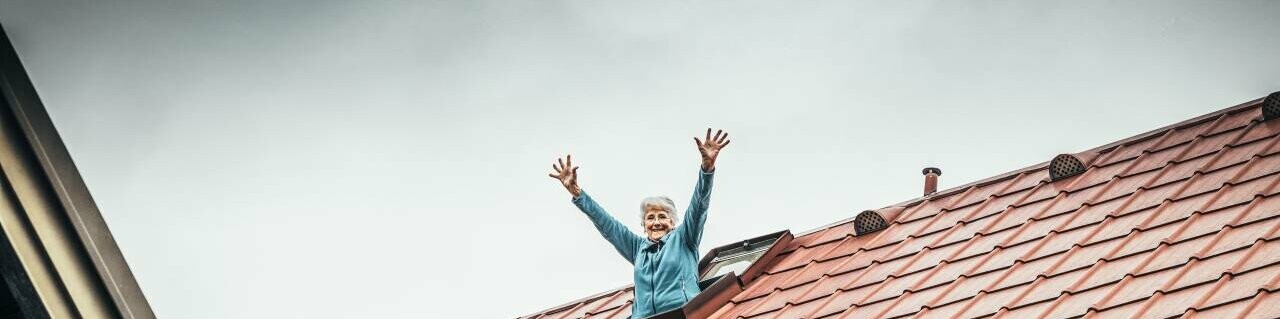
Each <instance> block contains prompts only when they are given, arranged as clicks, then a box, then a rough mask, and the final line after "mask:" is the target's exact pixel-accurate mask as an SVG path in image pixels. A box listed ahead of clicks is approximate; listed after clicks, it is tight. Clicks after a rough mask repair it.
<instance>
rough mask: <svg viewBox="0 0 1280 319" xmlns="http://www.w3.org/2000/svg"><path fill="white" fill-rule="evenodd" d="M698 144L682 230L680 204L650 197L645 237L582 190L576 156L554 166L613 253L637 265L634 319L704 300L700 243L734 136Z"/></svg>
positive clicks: (644, 207)
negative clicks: (698, 160)
mask: <svg viewBox="0 0 1280 319" xmlns="http://www.w3.org/2000/svg"><path fill="white" fill-rule="evenodd" d="M693 141H694V142H695V143H697V145H698V152H700V153H702V171H701V172H700V173H699V174H698V185H697V186H696V187H695V188H694V190H693V199H691V200H689V208H687V209H685V215H686V218H685V220H684V222H683V223H680V226H676V224H677V223H679V220H680V217H679V214H678V213H677V212H676V207H675V203H674V202H672V201H671V199H670V198H667V197H666V196H657V197H649V198H645V199H644V200H642V201H640V220H641V221H642V222H641V224H642V225H643V226H644V228H643V229H644V232H645V237H640V236H638V235H636V234H635V233H632V232H631V231H629V230H627V227H626V226H623V225H622V223H619V222H618V220H617V219H614V218H613V216H610V215H609V213H607V212H605V211H604V209H603V208H600V205H598V204H596V202H595V201H594V200H591V196H589V195H587V193H586V192H584V191H583V190H582V188H580V187H578V167H576V166H573V161H572V158H571V156H565V158H564V159H557V160H556V161H557V164H552V165H551V167H552V168H553V169H555V173H553V174H550V175H551V177H552V178H555V179H558V180H560V183H561V184H563V185H564V188H565V189H566V190H568V191H569V194H572V195H573V204H574V205H577V206H578V209H580V210H582V212H583V213H585V214H586V215H587V217H588V218H590V219H591V222H592V223H593V224H595V226H596V229H597V230H599V231H600V235H603V236H604V239H605V240H608V241H609V243H610V244H613V248H614V249H617V250H618V253H619V254H622V258H626V259H627V262H630V263H631V264H632V265H633V266H635V271H634V276H635V291H634V293H635V299H634V300H635V303H634V304H632V307H631V317H632V318H636V319H639V318H645V317H648V316H651V315H654V314H658V313H662V312H665V311H667V310H671V309H675V308H679V307H681V306H683V305H684V304H685V303H686V302H688V301H689V299H693V297H694V296H696V295H698V292H699V291H700V289H699V288H698V243H699V242H701V241H702V226H703V224H705V223H706V221H707V204H708V201H709V200H710V198H711V179H712V177H713V175H712V174H713V173H714V172H715V169H716V156H718V155H719V154H720V150H721V149H724V147H725V146H727V145H729V134H728V133H724V132H722V131H719V130H717V131H716V134H715V136H712V135H711V129H709V128H708V129H707V135H706V137H705V138H704V139H703V140H700V139H698V138H697V137H694V138H693Z"/></svg>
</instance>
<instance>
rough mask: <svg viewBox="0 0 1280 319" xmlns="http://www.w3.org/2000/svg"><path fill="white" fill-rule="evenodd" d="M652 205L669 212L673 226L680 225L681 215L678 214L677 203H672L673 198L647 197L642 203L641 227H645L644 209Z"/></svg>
mask: <svg viewBox="0 0 1280 319" xmlns="http://www.w3.org/2000/svg"><path fill="white" fill-rule="evenodd" d="M650 205H653V206H658V207H662V210H665V211H667V215H669V216H671V222H672V223H673V224H678V223H680V215H679V213H676V202H673V201H671V198H669V197H666V196H653V197H646V198H645V199H644V200H641V201H640V226H641V227H643V226H644V208H645V207H648V206H650Z"/></svg>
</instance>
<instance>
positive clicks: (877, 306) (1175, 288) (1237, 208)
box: [527, 101, 1280, 318]
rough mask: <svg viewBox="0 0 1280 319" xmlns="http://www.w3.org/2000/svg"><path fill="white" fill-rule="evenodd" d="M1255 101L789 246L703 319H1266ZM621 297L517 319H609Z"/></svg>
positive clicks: (1271, 160) (1276, 271) (1275, 189)
mask: <svg viewBox="0 0 1280 319" xmlns="http://www.w3.org/2000/svg"><path fill="white" fill-rule="evenodd" d="M1259 102H1260V101H1253V102H1249V103H1246V104H1242V105H1239V106H1236V107H1232V108H1228V109H1225V110H1221V111H1218V112H1214V113H1211V114H1208V115H1205V116H1201V117H1197V118H1195V119H1191V120H1188V121H1185V122H1182V123H1178V124H1174V125H1171V126H1169V127H1166V128H1162V129H1158V130H1155V131H1151V132H1148V133H1144V134H1142V135H1139V136H1135V137H1133V138H1129V139H1126V140H1123V141H1120V142H1116V143H1112V144H1109V145H1105V146H1102V147H1099V148H1096V149H1093V150H1089V151H1085V152H1082V153H1079V154H1076V155H1077V156H1079V157H1080V158H1082V159H1085V162H1086V163H1088V164H1089V169H1088V170H1087V171H1085V172H1084V173H1083V174H1081V175H1078V176H1075V177H1070V178H1066V179H1062V180H1058V181H1053V182H1050V181H1049V179H1048V173H1047V170H1046V166H1047V163H1042V164H1039V165H1035V166H1031V167H1028V168H1024V169H1021V170H1018V171H1014V172H1010V173H1007V174H1003V175H1000V176H996V177H993V178H990V179H987V180H983V181H980V182H976V183H973V184H969V185H965V186H960V187H957V188H953V189H951V190H947V191H943V192H939V193H937V194H935V195H933V196H928V197H925V198H921V199H916V200H913V201H908V202H905V203H902V204H899V205H893V206H890V207H887V208H885V209H881V211H882V212H886V213H885V215H886V218H888V219H890V220H892V222H891V223H890V225H889V227H888V228H886V229H885V230H882V231H879V232H875V233H871V234H866V235H863V236H854V232H853V225H852V223H851V222H850V220H846V221H844V222H840V223H836V224H833V225H830V226H827V227H823V228H820V229H818V230H815V231H812V232H809V233H807V234H802V235H797V236H796V238H795V240H793V241H792V242H791V243H790V244H789V246H788V247H787V249H786V251H784V252H783V253H782V254H781V255H779V256H778V257H776V258H774V259H772V260H771V261H769V262H770V264H769V265H766V269H767V270H766V271H765V273H764V274H763V275H761V276H760V277H759V278H758V279H755V280H753V281H752V282H750V283H747V286H746V287H745V290H744V291H743V292H742V293H740V294H738V295H737V296H734V297H733V298H732V299H731V300H730V302H729V303H727V304H725V305H723V306H722V307H721V308H720V309H719V310H718V311H717V312H716V313H715V314H714V315H713V316H712V317H713V318H905V317H914V318H953V317H965V318H969V317H1004V318H1068V317H1081V316H1083V317H1092V318H1165V317H1177V316H1187V317H1217V318H1236V317H1242V318H1246V317H1247V318H1254V317H1256V318H1277V317H1280V240H1277V238H1278V237H1280V195H1278V193H1280V186H1278V185H1280V137H1278V134H1280V121H1261V119H1260V114H1261V112H1260V111H1259V107H1258V104H1259ZM630 298H631V290H630V289H629V287H627V288H622V289H619V290H614V291H610V292H607V293H604V294H601V295H597V296H593V297H590V298H586V299H583V300H580V301H576V302H573V303H570V304H567V305H564V306H561V307H556V308H553V309H551V310H548V311H545V312H543V313H539V314H534V315H531V316H529V317H527V318H584V317H585V318H625V317H626V316H627V315H628V314H629V312H630V309H629V308H628V306H629V305H630V300H629V299H630Z"/></svg>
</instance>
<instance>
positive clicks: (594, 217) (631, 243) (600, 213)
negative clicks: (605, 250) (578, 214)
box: [573, 191, 644, 265]
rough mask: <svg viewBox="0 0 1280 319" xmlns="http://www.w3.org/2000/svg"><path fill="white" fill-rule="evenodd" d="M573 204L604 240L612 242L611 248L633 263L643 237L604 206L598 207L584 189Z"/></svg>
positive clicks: (574, 199) (642, 242)
mask: <svg viewBox="0 0 1280 319" xmlns="http://www.w3.org/2000/svg"><path fill="white" fill-rule="evenodd" d="M573 204H574V205H575V206H578V209H579V210H581V211H582V212H583V213H584V214H587V218H590V219H591V223H592V224H595V226H596V230H599V231H600V235H601V236H604V239H605V240H608V241H609V243H610V244H613V248H614V249H616V250H618V254H621V255H622V258H626V259H627V262H628V263H631V264H632V265H635V263H636V262H635V260H634V259H635V256H636V252H637V251H639V250H640V247H641V246H642V245H643V244H644V239H643V238H640V236H638V235H636V234H635V233H633V232H631V231H630V230H628V229H627V227H626V226H623V225H622V223H619V222H618V220H617V219H614V218H613V216H611V215H609V213H608V212H605V211H604V208H600V205H598V204H596V201H595V200H592V199H591V196H589V195H587V192H586V191H582V192H581V193H579V194H578V197H575V198H573Z"/></svg>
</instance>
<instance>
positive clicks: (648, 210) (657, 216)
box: [644, 206, 675, 240]
mask: <svg viewBox="0 0 1280 319" xmlns="http://www.w3.org/2000/svg"><path fill="white" fill-rule="evenodd" d="M672 224H673V223H672V221H671V216H670V215H668V214H667V211H665V210H662V207H658V206H646V207H645V208H644V232H645V234H648V235H649V239H650V240H658V239H659V238H662V236H664V235H666V234H667V232H670V231H671V228H673V227H675V225H672Z"/></svg>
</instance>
